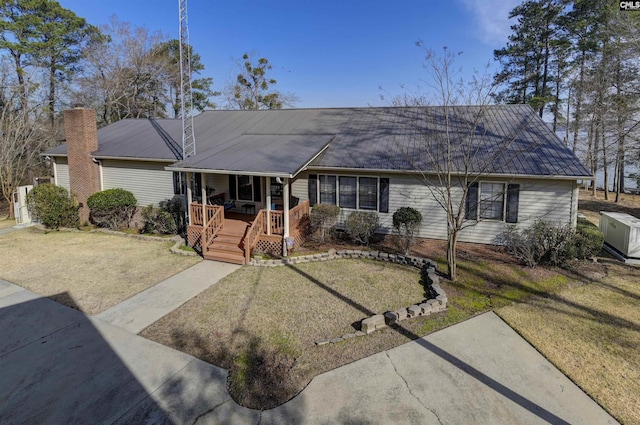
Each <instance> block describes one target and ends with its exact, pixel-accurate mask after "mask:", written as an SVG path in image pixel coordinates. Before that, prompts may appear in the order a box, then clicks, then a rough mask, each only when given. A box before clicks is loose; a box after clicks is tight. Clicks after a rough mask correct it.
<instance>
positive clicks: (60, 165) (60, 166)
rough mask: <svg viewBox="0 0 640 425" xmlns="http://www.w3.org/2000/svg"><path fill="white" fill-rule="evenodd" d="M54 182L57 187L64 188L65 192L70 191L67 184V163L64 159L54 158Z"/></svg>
mask: <svg viewBox="0 0 640 425" xmlns="http://www.w3.org/2000/svg"><path fill="white" fill-rule="evenodd" d="M55 162H56V165H55V170H56V171H55V173H56V175H55V182H56V184H57V185H58V186H61V187H64V188H65V189H67V190H69V191H70V190H71V185H70V184H69V162H68V161H67V158H66V157H61V156H58V157H55Z"/></svg>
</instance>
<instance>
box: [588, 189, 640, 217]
mask: <svg viewBox="0 0 640 425" xmlns="http://www.w3.org/2000/svg"><path fill="white" fill-rule="evenodd" d="M609 196H610V197H609V199H610V200H609V201H605V200H604V192H603V191H597V192H596V196H595V198H594V197H593V196H592V195H591V192H589V191H586V190H581V191H580V198H579V204H580V206H579V210H580V212H581V213H583V214H584V215H585V216H586V217H587V219H588V220H589V221H591V222H592V223H594V224H596V225H599V224H600V211H609V212H623V213H627V214H631V215H633V216H635V217H640V195H630V194H620V199H619V202H617V203H616V202H613V199H615V194H609Z"/></svg>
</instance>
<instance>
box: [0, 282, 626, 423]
mask: <svg viewBox="0 0 640 425" xmlns="http://www.w3.org/2000/svg"><path fill="white" fill-rule="evenodd" d="M0 332H1V333H0V422H1V423H3V424H24V423H33V424H61V423H69V424H71V423H73V424H112V423H131V424H196V423H197V424H261V425H264V424H389V423H394V424H545V423H551V424H615V423H617V422H616V421H615V420H614V419H613V418H612V417H611V416H609V415H608V414H607V413H606V412H604V411H603V410H602V409H601V408H600V407H599V406H598V405H597V404H596V403H594V402H593V401H592V400H591V399H590V398H589V397H587V396H586V395H585V394H584V393H583V392H582V391H581V390H580V389H579V388H577V387H576V386H575V385H574V384H573V383H571V381H569V380H568V379H567V378H566V377H565V376H564V375H562V374H561V373H560V372H559V371H558V370H557V369H555V368H554V367H553V366H552V365H551V364H550V363H549V362H547V361H546V360H545V359H544V358H543V357H542V356H541V355H540V354H539V353H538V352H536V351H535V349H533V348H532V347H531V346H530V345H529V344H527V343H526V342H525V341H524V340H522V338H520V337H519V336H518V335H517V334H516V333H515V332H514V331H513V330H512V329H511V328H509V327H508V326H507V325H506V324H505V323H504V322H502V321H501V320H500V319H499V318H498V317H497V316H496V315H495V314H493V313H487V314H484V315H481V316H478V317H476V318H474V319H471V320H468V321H466V322H464V323H461V324H458V325H455V326H452V327H450V328H448V329H445V330H442V331H440V332H436V333H434V334H431V335H429V336H427V337H426V338H421V339H418V340H416V341H412V342H408V343H407V344H404V345H402V346H400V347H397V348H395V349H392V350H389V351H387V352H382V353H379V354H376V355H374V356H371V357H368V358H366V359H363V360H360V361H358V362H354V363H352V364H349V365H346V366H344V367H341V368H338V369H336V370H333V371H331V372H328V373H325V374H323V375H320V376H318V377H316V378H315V379H314V380H313V381H312V382H311V383H310V384H309V386H308V387H307V388H306V389H305V390H304V391H303V392H302V393H301V394H299V395H298V396H297V397H295V398H294V399H293V400H291V401H289V402H288V403H286V404H284V405H282V406H280V407H278V408H276V409H272V410H269V411H264V412H260V411H256V410H250V409H246V408H243V407H241V406H239V405H237V404H236V403H235V402H234V401H233V400H231V398H230V397H229V395H228V393H227V391H226V377H227V372H226V371H225V370H224V369H220V368H218V367H215V366H212V365H210V364H207V363H204V362H202V361H200V360H198V359H195V358H193V357H191V356H189V355H187V354H184V353H180V352H177V351H175V350H172V349H170V348H167V347H164V346H162V345H159V344H156V343H154V342H152V341H149V340H146V339H144V338H141V337H139V336H136V335H134V334H132V333H129V332H127V331H125V330H123V329H120V328H118V327H116V326H113V325H111V324H109V323H105V322H101V321H100V320H98V319H91V318H87V317H86V316H85V315H83V314H82V313H80V312H78V311H76V310H73V309H71V308H68V307H65V306H62V305H60V304H57V303H55V302H53V301H51V300H49V299H46V298H42V297H39V296H37V295H35V294H33V293H31V292H29V291H26V290H24V289H22V288H19V287H17V286H15V285H12V284H10V283H8V282H4V281H1V280H0ZM371 338H375V335H373V336H371Z"/></svg>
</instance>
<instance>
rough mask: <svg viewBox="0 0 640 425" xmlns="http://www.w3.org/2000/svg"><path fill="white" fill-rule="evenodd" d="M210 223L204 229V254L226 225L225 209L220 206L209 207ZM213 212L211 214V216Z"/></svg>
mask: <svg viewBox="0 0 640 425" xmlns="http://www.w3.org/2000/svg"><path fill="white" fill-rule="evenodd" d="M207 207H212V208H211V209H209V208H207V217H208V221H207V223H206V224H205V225H204V227H203V228H202V252H206V251H207V250H208V249H209V247H210V246H211V244H213V241H214V239H215V237H216V235H217V234H218V232H219V231H220V230H221V229H222V225H223V224H224V207H223V206H220V205H207ZM209 212H211V214H209Z"/></svg>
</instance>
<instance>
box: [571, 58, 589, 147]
mask: <svg viewBox="0 0 640 425" xmlns="http://www.w3.org/2000/svg"><path fill="white" fill-rule="evenodd" d="M586 57H587V52H586V51H585V50H583V51H582V54H581V55H580V77H579V78H578V87H577V88H576V106H575V109H574V110H575V113H574V116H575V120H574V122H573V153H576V148H577V146H578V133H579V131H580V122H581V120H582V95H583V90H584V68H585V62H586Z"/></svg>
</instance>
